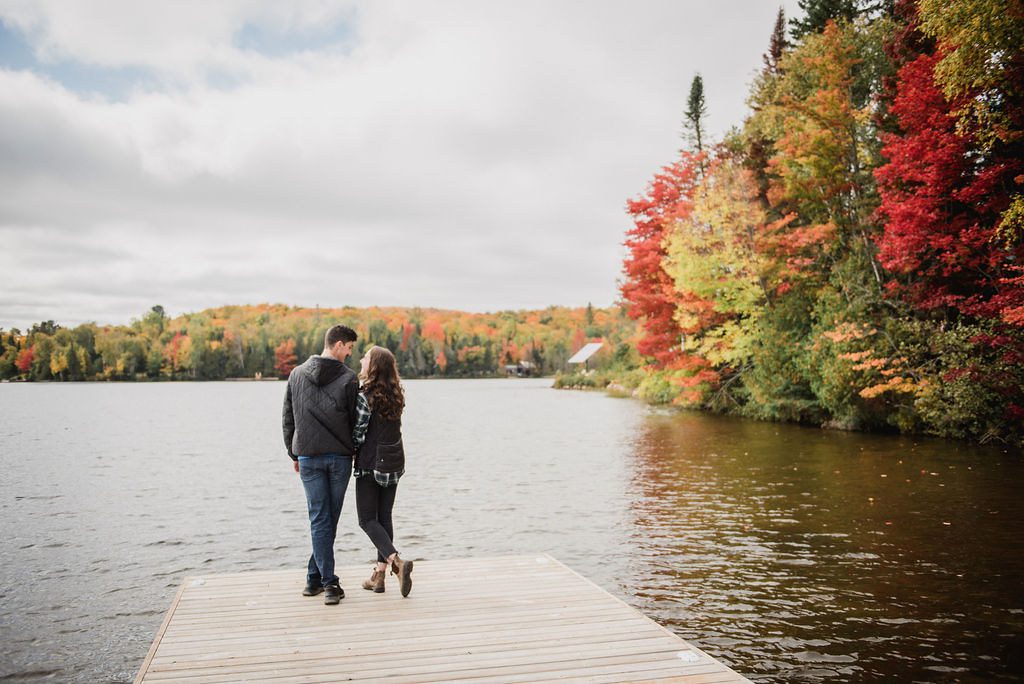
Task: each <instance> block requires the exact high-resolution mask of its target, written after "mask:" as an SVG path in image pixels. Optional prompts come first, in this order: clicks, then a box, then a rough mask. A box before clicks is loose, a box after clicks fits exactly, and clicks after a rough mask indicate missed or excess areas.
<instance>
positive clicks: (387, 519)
mask: <svg viewBox="0 0 1024 684" xmlns="http://www.w3.org/2000/svg"><path fill="white" fill-rule="evenodd" d="M396 494H398V485H397V484H393V485H391V486H390V487H381V486H380V485H379V484H377V481H376V480H374V479H373V475H363V476H362V477H357V478H356V513H358V515H359V526H360V527H361V528H363V532H366V536H367V537H369V538H370V541H372V542H373V545H374V546H376V547H377V562H378V563H386V562H387V560H388V556H390V555H391V554H393V553H396V551H395V546H394V544H392V543H391V542H392V541H393V540H394V538H395V530H394V527H393V526H392V525H391V509H392V508H394V507H395V495H396Z"/></svg>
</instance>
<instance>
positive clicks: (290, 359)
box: [274, 339, 298, 378]
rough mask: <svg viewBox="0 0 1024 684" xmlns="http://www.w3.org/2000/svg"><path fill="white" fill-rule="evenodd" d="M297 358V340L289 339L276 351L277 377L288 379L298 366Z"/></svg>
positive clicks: (278, 346)
mask: <svg viewBox="0 0 1024 684" xmlns="http://www.w3.org/2000/svg"><path fill="white" fill-rule="evenodd" d="M297 361H298V359H297V357H296V356H295V340H293V339H287V340H285V341H284V342H282V343H281V344H279V345H277V347H276V348H275V349H274V370H275V371H277V376H278V377H280V378H287V377H288V376H289V375H291V372H292V370H294V368H295V366H296V365H297V363H296V362H297Z"/></svg>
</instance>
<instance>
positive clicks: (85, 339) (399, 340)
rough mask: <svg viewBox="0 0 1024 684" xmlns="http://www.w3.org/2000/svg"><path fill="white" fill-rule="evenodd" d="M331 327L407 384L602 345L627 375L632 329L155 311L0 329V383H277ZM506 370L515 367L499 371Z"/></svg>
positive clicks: (376, 315) (551, 319) (524, 316)
mask: <svg viewBox="0 0 1024 684" xmlns="http://www.w3.org/2000/svg"><path fill="white" fill-rule="evenodd" d="M335 323H341V324H343V325H348V326H350V327H351V328H353V329H354V330H355V331H356V333H357V335H358V336H359V340H358V342H357V344H356V347H355V350H354V352H353V355H352V358H351V359H349V365H350V366H352V368H353V369H357V368H358V367H359V358H360V357H361V355H362V351H363V350H364V349H366V348H368V347H369V346H370V345H374V344H376V345H381V346H385V347H387V348H388V349H390V350H391V351H392V352H394V353H395V355H396V357H397V359H398V363H399V369H400V372H401V373H402V375H403V376H404V377H407V378H423V377H449V378H452V377H454V378H458V377H492V376H498V375H501V376H503V375H506V374H508V373H509V372H510V370H511V372H513V373H518V374H528V375H550V374H552V373H554V372H555V371H558V370H562V369H563V368H564V367H565V363H566V361H567V360H568V358H569V357H570V355H571V354H572V353H573V352H574V351H576V350H577V349H579V348H580V347H582V346H583V345H584V344H585V343H587V342H590V341H601V342H604V343H605V345H604V347H603V348H602V351H601V355H600V358H598V359H596V361H597V362H598V364H600V365H603V366H612V365H614V364H618V365H620V366H624V365H634V366H635V365H637V363H638V358H637V356H636V352H635V351H634V349H633V348H634V345H633V344H631V337H632V335H633V334H634V331H635V329H636V325H635V324H634V323H633V321H632V320H630V318H629V317H628V316H626V314H625V312H624V311H623V310H622V309H621V308H618V307H613V308H608V309H600V308H595V307H593V306H591V305H589V304H588V305H587V306H586V307H580V308H566V307H554V306H552V307H548V308H547V309H543V310H540V311H506V312H499V313H487V314H484V313H466V312H461V311H446V310H439V309H419V308H379V307H372V308H354V307H345V308H339V309H321V308H302V307H293V306H286V305H283V304H277V305H257V306H225V307H221V308H217V309H208V310H206V311H201V312H199V313H190V314H183V315H180V316H176V317H174V318H171V317H169V316H168V315H167V313H166V312H165V311H164V308H163V307H162V306H154V307H153V308H152V309H151V310H150V311H148V312H147V313H146V314H145V315H143V316H141V317H139V318H137V319H135V320H133V321H132V322H131V324H130V325H126V326H111V325H97V324H95V323H85V324H82V325H78V326H76V327H73V328H68V327H61V326H60V325H58V324H56V323H54V322H53V321H45V322H42V323H37V324H35V325H33V326H32V327H31V328H30V329H29V330H28V331H27V332H24V333H23V332H22V331H20V330H17V329H12V330H8V331H3V330H0V379H3V380H31V381H81V380H223V379H226V378H257V377H262V378H274V377H279V378H285V377H288V374H289V373H290V372H291V370H292V368H294V367H295V366H296V365H297V364H298V363H301V362H302V361H304V360H305V359H306V358H307V357H308V356H310V355H311V354H317V353H320V351H322V349H323V340H324V333H325V331H326V330H327V328H328V327H329V326H331V325H334V324H335ZM507 366H513V367H515V368H514V369H508V368H507Z"/></svg>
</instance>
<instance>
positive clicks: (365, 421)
mask: <svg viewBox="0 0 1024 684" xmlns="http://www.w3.org/2000/svg"><path fill="white" fill-rule="evenodd" d="M372 413H373V412H372V411H370V402H368V401H366V395H365V394H363V393H362V392H360V393H359V396H357V397H356V424H355V426H354V427H353V428H352V446H354V447H355V449H356V451H359V447H361V446H363V442H364V441H366V428H367V427H369V425H370V416H371V415H372Z"/></svg>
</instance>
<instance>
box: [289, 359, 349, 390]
mask: <svg viewBox="0 0 1024 684" xmlns="http://www.w3.org/2000/svg"><path fill="white" fill-rule="evenodd" d="M299 368H300V369H301V371H302V372H303V373H305V374H306V376H307V377H308V378H309V379H310V380H311V381H312V382H313V384H314V385H318V386H320V387H322V386H324V385H327V384H330V383H332V382H334V381H335V380H337V379H338V378H339V377H341V376H342V375H344V374H345V372H346V371H349V367H348V366H346V365H345V364H343V363H342V362H341V361H338V360H337V359H332V358H330V357H329V356H310V357H309V358H308V359H306V362H305V363H303V364H302V365H301V366H299Z"/></svg>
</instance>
